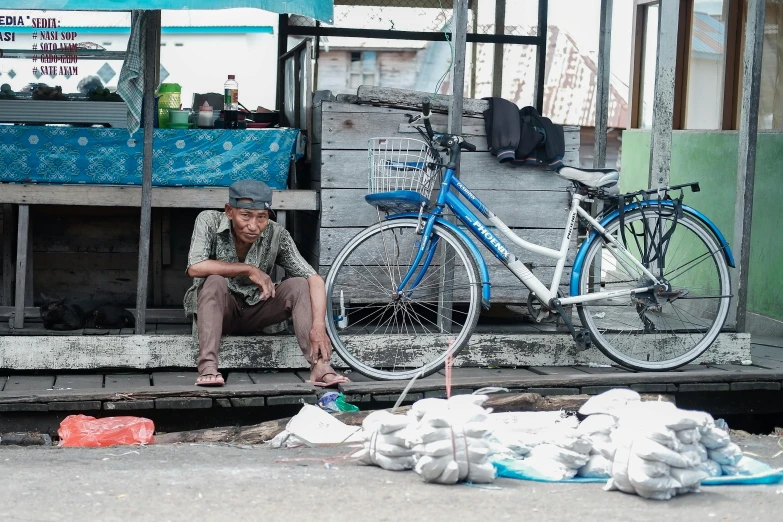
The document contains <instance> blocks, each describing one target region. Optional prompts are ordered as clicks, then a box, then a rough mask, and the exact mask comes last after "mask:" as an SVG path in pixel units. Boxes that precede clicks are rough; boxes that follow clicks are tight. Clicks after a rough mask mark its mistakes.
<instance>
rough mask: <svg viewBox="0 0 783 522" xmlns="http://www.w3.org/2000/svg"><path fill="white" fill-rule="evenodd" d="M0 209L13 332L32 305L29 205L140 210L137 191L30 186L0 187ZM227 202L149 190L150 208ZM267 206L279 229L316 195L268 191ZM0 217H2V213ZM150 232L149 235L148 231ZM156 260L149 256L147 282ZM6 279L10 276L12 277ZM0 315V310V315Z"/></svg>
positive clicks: (203, 192) (216, 191) (205, 193)
mask: <svg viewBox="0 0 783 522" xmlns="http://www.w3.org/2000/svg"><path fill="white" fill-rule="evenodd" d="M0 187H1V188H0V204H4V205H8V206H7V207H5V208H10V206H11V205H18V206H19V212H18V223H17V241H16V262H15V263H14V261H13V259H12V256H10V255H8V254H9V253H10V252H11V251H12V237H11V234H10V232H11V231H12V229H11V224H10V220H9V219H8V218H7V215H4V220H3V222H4V230H3V253H4V254H3V289H4V295H5V296H8V295H10V289H11V288H15V293H14V296H15V297H14V305H13V313H14V317H13V322H12V324H13V327H14V328H23V327H24V319H25V313H24V308H25V305H27V306H32V299H33V295H32V283H33V281H32V238H31V237H30V234H29V226H30V205H71V206H74V205H79V206H100V207H140V205H141V187H140V186H115V185H35V184H18V185H17V184H0ZM227 201H228V187H214V188H184V187H153V188H152V207H153V208H198V209H222V208H223V206H224V205H225V204H226V202H227ZM272 204H273V206H274V207H275V209H276V210H277V221H278V223H281V224H282V225H284V226H285V223H286V211H288V210H309V211H317V210H318V209H319V195H318V193H317V192H315V191H311V190H279V191H274V193H273V200H272ZM4 214H5V212H4ZM153 233H154V231H153ZM159 262H160V259H159V256H156V255H155V253H153V260H152V263H153V265H154V266H153V270H152V271H153V280H154V277H155V273H156V267H155V265H156V264H158V263H159ZM12 274H14V275H13V276H12ZM0 312H2V310H0Z"/></svg>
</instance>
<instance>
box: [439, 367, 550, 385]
mask: <svg viewBox="0 0 783 522" xmlns="http://www.w3.org/2000/svg"><path fill="white" fill-rule="evenodd" d="M535 375H538V374H537V373H535V372H531V371H530V370H525V369H524V368H454V369H453V370H452V373H451V377H452V378H462V377H483V378H485V379H487V386H493V384H492V382H493V379H496V378H501V377H502V378H505V377H529V376H535Z"/></svg>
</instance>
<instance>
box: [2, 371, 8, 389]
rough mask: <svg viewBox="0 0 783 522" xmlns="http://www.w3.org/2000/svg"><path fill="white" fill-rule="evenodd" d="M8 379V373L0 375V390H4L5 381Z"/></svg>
mask: <svg viewBox="0 0 783 522" xmlns="http://www.w3.org/2000/svg"><path fill="white" fill-rule="evenodd" d="M7 380H8V376H7V375H0V391H3V388H5V383H6V381H7Z"/></svg>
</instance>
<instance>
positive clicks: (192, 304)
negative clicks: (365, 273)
mask: <svg viewBox="0 0 783 522" xmlns="http://www.w3.org/2000/svg"><path fill="white" fill-rule="evenodd" d="M228 201H229V203H228V204H227V205H226V208H225V211H224V212H219V211H217V210H205V211H204V212H202V213H201V214H199V215H198V217H197V218H196V225H195V227H194V229H193V238H192V239H191V241H190V252H189V254H188V271H187V272H188V275H189V276H190V277H193V278H194V281H193V286H192V287H190V289H188V291H187V292H186V294H185V313H186V314H187V315H193V314H196V318H197V323H198V337H199V355H198V379H197V380H196V384H197V385H199V386H222V385H223V384H225V381H224V379H223V376H222V375H221V374H220V372H218V350H219V349H220V336H221V335H222V334H255V333H259V332H261V330H262V329H264V328H267V327H270V326H274V325H277V324H279V323H280V322H281V321H284V320H286V319H288V318H293V321H294V331H295V333H296V340H297V342H298V343H299V347H300V348H301V349H302V354H303V355H304V357H305V359H306V360H307V362H308V363H309V365H310V380H311V382H312V383H313V384H315V385H319V386H335V385H337V384H339V383H342V382H347V381H348V379H347V378H346V377H343V376H341V375H339V374H338V373H337V372H335V371H334V369H332V367H331V365H330V363H329V361H330V359H331V357H332V344H331V342H330V341H329V337H328V336H327V334H326V322H325V321H326V290H325V287H324V281H323V279H322V278H321V276H319V275H318V274H317V273H316V272H315V270H313V268H312V267H311V266H310V265H309V264H307V262H306V261H305V260H304V259H303V258H302V256H301V255H300V254H299V251H298V250H297V248H296V245H295V244H294V241H293V239H292V238H291V235H290V234H289V233H288V231H287V230H286V229H285V228H283V226H281V225H279V224H277V223H276V222H274V221H272V220H270V219H269V217H270V213H271V212H272V190H271V189H270V188H269V187H268V186H267V185H266V184H264V183H262V182H260V181H254V180H243V181H238V182H236V183H234V184H233V185H231V186H230V187H229V191H228ZM275 264H277V265H279V266H281V267H283V268H284V269H285V270H286V272H287V273H288V276H290V279H286V280H285V281H283V282H282V283H280V284H279V285H277V286H275V285H274V284H273V283H272V279H271V278H270V277H269V274H270V273H272V270H273V268H274V266H275Z"/></svg>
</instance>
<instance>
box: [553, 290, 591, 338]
mask: <svg viewBox="0 0 783 522" xmlns="http://www.w3.org/2000/svg"><path fill="white" fill-rule="evenodd" d="M551 304H552V307H553V308H554V309H555V310H557V313H558V314H560V317H561V318H562V319H563V322H565V324H566V326H567V327H568V331H569V333H570V334H571V337H572V338H573V339H574V342H575V343H576V347H577V348H578V349H579V350H580V351H583V350H587V349H588V348H590V347H592V346H593V338H592V337H590V332H589V331H587V330H586V329H584V328H581V329H580V330H579V331H578V332H577V331H576V329H574V325H573V324H572V323H571V319H570V318H569V317H568V315H566V312H565V310H564V309H563V305H562V304H560V299H557V298H555V299H552V303H551Z"/></svg>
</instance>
